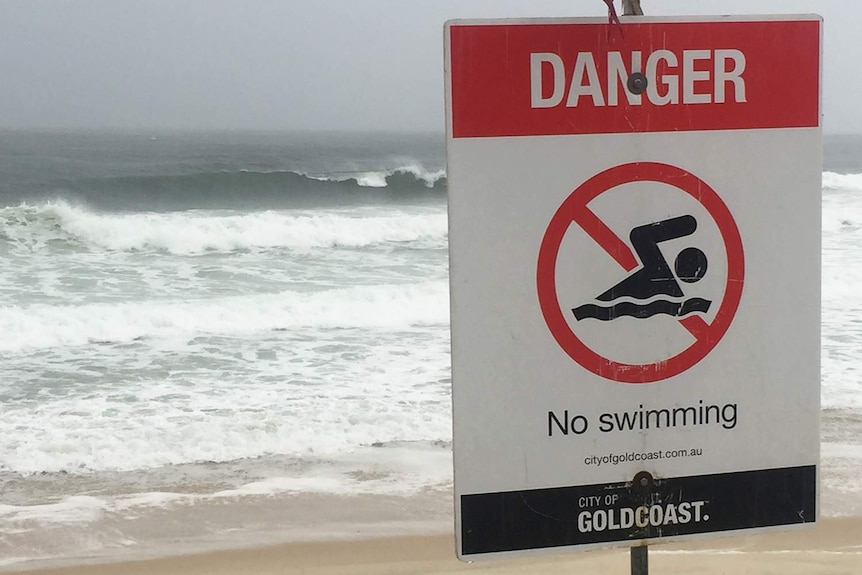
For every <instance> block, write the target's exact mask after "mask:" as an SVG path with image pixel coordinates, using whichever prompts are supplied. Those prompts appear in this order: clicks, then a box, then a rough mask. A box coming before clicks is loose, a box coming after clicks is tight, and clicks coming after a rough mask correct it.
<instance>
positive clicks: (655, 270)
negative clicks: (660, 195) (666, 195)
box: [572, 215, 712, 321]
mask: <svg viewBox="0 0 862 575" xmlns="http://www.w3.org/2000/svg"><path fill="white" fill-rule="evenodd" d="M695 230H697V220H696V219H694V217H693V216H690V215H686V216H679V217H676V218H670V219H667V220H662V221H659V222H653V223H650V224H646V225H643V226H638V227H636V228H634V229H633V230H632V231H631V234H630V235H629V239H630V240H631V243H632V246H634V249H635V252H636V253H637V255H638V257H639V258H640V261H641V262H642V264H643V265H642V267H640V268H639V269H638V270H637V271H635V272H634V273H633V274H631V275H630V276H628V277H627V278H625V279H623V280H622V281H621V282H619V283H618V284H616V285H615V286H613V287H612V288H611V289H609V290H607V291H606V292H604V293H602V294H600V295H598V296H596V299H597V300H598V301H600V302H615V301H617V300H620V299H621V298H630V299H635V300H641V301H643V300H649V299H651V298H653V297H655V296H668V297H669V298H673V299H674V300H676V301H671V300H670V299H656V300H654V301H652V302H650V303H647V304H638V303H634V302H631V301H617V303H612V304H611V305H608V306H601V305H596V304H584V305H582V306H579V307H576V308H574V309H573V310H572V312H573V313H574V314H575V319H577V320H578V321H580V320H582V319H588V318H591V319H597V320H600V321H611V320H613V319H616V318H618V317H623V316H629V317H634V318H637V319H646V318H648V317H652V316H654V315H657V314H666V315H670V316H675V317H684V316H686V315H689V314H691V313H695V312H700V313H706V312H707V311H709V306H710V305H711V304H712V302H711V301H709V300H705V299H702V298H691V299H684V298H685V294H684V293H683V291H682V287H681V286H680V284H679V282H680V281H681V282H683V283H688V284H691V283H696V282H698V281H700V280H701V279H703V277H704V276H705V275H706V270H707V258H706V254H704V253H703V252H702V251H701V250H699V249H698V248H695V247H688V248H685V249H683V250H682V251H681V252H679V254H678V255H677V256H676V259H675V260H674V269H673V271H671V268H670V265H669V264H668V262H667V260H666V259H665V258H664V255H663V254H662V252H661V250H660V249H659V247H658V245H659V244H660V243H661V242H665V241H668V240H674V239H677V238H682V237H685V236H689V235H691V234H693V233H694V232H695ZM674 272H676V274H675V275H674ZM677 280H679V281H677Z"/></svg>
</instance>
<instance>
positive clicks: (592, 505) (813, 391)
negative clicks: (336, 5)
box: [446, 16, 822, 559]
mask: <svg viewBox="0 0 862 575" xmlns="http://www.w3.org/2000/svg"><path fill="white" fill-rule="evenodd" d="M821 41H822V39H821V21H820V19H819V17H816V16H780V17H778V16H776V17H769V18H763V17H757V18H753V17H752V18H727V17H723V18H719V19H709V18H707V19H688V20H685V19H666V20H663V19H654V18H649V19H647V18H644V19H637V20H636V21H624V22H623V24H622V31H620V30H619V29H617V28H616V27H609V26H608V24H607V21H606V20H605V19H570V20H529V21H508V20H506V21H456V22H449V23H448V24H447V26H446V83H447V84H446V95H447V107H446V111H447V162H448V165H447V173H448V201H449V270H450V305H451V335H452V405H453V421H454V439H453V454H454V463H455V500H456V532H457V540H458V555H459V557H462V558H469V559H472V558H476V557H484V556H493V555H496V554H501V553H513V552H518V551H526V550H537V549H560V548H567V547H578V548H581V547H589V546H595V545H609V544H613V545H633V544H639V543H642V542H643V541H644V540H665V539H668V538H677V537H687V536H690V535H702V534H706V533H714V532H728V531H738V530H744V529H755V528H757V529H763V528H786V527H787V526H792V525H802V524H809V523H813V522H814V521H816V519H817V514H818V509H817V466H818V461H819V425H818V421H819V398H820V391H819V381H820V369H819V361H820V339H819V333H820V330H819V325H820V307H819V306H820V225H821V220H820V196H821V191H820V185H821V174H822V166H821V164H820V161H821V160H820V158H821V127H820V49H821V48H820V47H821Z"/></svg>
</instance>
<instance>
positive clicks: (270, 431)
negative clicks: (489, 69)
mask: <svg viewBox="0 0 862 575" xmlns="http://www.w3.org/2000/svg"><path fill="white" fill-rule="evenodd" d="M442 142H443V140H442V137H441V136H438V135H430V136H426V135H377V136H373V135H372V136H369V135H355V136H350V135H337V136H335V135H308V134H304V135H302V134H292V135H290V134H281V135H278V134H230V135H226V134H170V133H164V134H163V133H160V134H155V135H152V134H140V135H136V134H28V133H0V155H2V157H4V164H3V165H2V166H0V294H2V296H3V301H2V304H0V357H2V360H3V361H2V365H0V374H2V377H0V437H2V438H3V439H2V441H0V567H2V566H4V565H17V564H20V563H21V562H22V561H28V560H32V559H51V558H54V559H56V558H63V557H71V556H80V555H81V554H85V555H87V556H88V557H98V556H105V557H109V556H117V555H119V554H124V553H125V554H130V553H131V554H134V553H137V552H140V553H146V552H150V551H153V550H156V549H164V548H166V546H169V545H178V544H179V545H181V546H183V547H182V548H183V549H186V550H188V549H192V548H197V547H194V546H195V545H198V546H203V547H205V546H206V545H207V544H209V543H212V542H214V541H215V542H219V541H220V542H221V544H222V545H223V544H224V541H225V538H226V537H227V535H226V534H228V533H230V534H231V541H232V542H236V543H237V544H238V543H239V542H248V541H253V542H258V543H260V542H266V541H272V540H277V539H279V538H282V539H283V538H285V537H306V538H307V537H313V535H314V533H315V532H316V531H315V530H319V531H321V532H322V531H324V530H327V532H328V533H331V532H332V530H333V527H332V525H329V524H327V526H325V527H324V526H323V522H325V521H324V520H325V519H326V518H328V517H330V518H331V517H335V516H336V515H337V510H338V508H339V507H343V506H344V505H345V503H344V502H345V501H346V500H345V499H344V498H350V499H349V501H350V503H349V505H350V506H352V507H359V508H363V506H369V508H370V509H373V510H374V511H373V512H372V513H373V514H377V515H379V516H381V517H383V518H391V520H392V521H393V522H398V521H400V522H401V523H399V525H401V526H402V527H400V528H403V524H404V521H406V520H407V519H408V518H413V519H415V517H417V516H419V517H426V518H428V520H429V521H432V522H434V521H437V523H434V525H436V526H437V527H440V528H443V529H449V528H451V525H450V524H449V523H448V521H449V516H450V514H451V502H450V500H449V498H450V493H451V491H450V490H451V481H452V472H451V424H452V422H451V402H450V391H451V380H450V371H449V345H450V342H449V300H448V254H447V249H448V245H447V211H446V196H445V186H446V176H445V170H444V159H443V145H442ZM24 150H26V151H27V152H26V153H24ZM825 164H826V166H825V170H826V171H825V172H824V174H823V190H822V194H823V195H822V197H823V204H822V205H823V215H822V218H823V289H822V306H823V313H822V318H823V319H822V390H823V391H822V405H823V411H822V439H823V455H824V462H823V476H822V484H823V496H822V508H823V510H824V512H825V513H827V514H831V515H840V514H860V513H862V471H860V469H862V393H860V391H862V389H860V383H859V376H860V370H862V355H860V351H859V350H860V349H862V345H860V344H862V295H860V292H859V290H858V285H860V283H862V139H860V138H852V137H845V138H837V137H836V138H833V139H831V140H830V139H828V138H827V147H826V156H825ZM297 506H312V507H314V508H315V509H317V510H319V515H320V517H321V519H320V521H321V522H322V523H321V524H320V525H318V524H304V525H291V524H290V521H289V517H291V516H292V510H294V509H296V508H297ZM307 515H309V514H307V513H304V514H302V516H307ZM345 529H347V528H345ZM347 531H350V529H347ZM177 542H180V543H177ZM207 542H209V543H207Z"/></svg>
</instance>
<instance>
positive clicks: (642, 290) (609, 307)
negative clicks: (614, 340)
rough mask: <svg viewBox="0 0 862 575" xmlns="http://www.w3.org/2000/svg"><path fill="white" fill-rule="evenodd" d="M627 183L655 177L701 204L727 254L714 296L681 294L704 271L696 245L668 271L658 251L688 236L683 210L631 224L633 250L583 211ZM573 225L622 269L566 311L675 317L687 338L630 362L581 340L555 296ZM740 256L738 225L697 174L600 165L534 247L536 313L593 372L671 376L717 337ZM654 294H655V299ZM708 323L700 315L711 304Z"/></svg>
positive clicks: (734, 301)
mask: <svg viewBox="0 0 862 575" xmlns="http://www.w3.org/2000/svg"><path fill="white" fill-rule="evenodd" d="M632 182H659V183H663V184H665V185H668V186H672V187H674V188H677V189H679V190H680V191H681V192H684V193H686V194H688V195H690V196H691V197H692V198H694V199H695V200H696V201H698V202H700V203H701V204H702V205H703V206H704V208H706V210H707V212H708V213H709V215H710V216H711V217H712V219H713V220H714V221H715V223H716V224H717V225H718V228H719V231H720V234H721V240H722V243H723V247H724V252H725V255H726V270H727V274H726V280H725V282H724V290H723V291H724V293H723V295H722V297H721V299H720V301H718V302H715V301H712V300H707V299H704V298H688V299H686V298H685V296H684V290H683V289H682V287H683V286H684V285H685V284H687V283H688V284H691V283H696V282H699V281H700V280H701V279H702V278H703V276H705V275H706V273H707V272H708V270H709V264H708V258H707V256H706V255H705V254H704V252H703V251H702V250H700V249H698V248H696V247H687V248H685V249H683V250H682V251H680V252H679V254H678V255H677V256H676V258H675V260H674V265H673V269H672V268H671V266H670V265H669V264H668V262H667V261H666V259H665V257H664V254H663V253H662V251H661V250H660V249H659V246H660V244H661V243H662V242H667V241H669V240H675V239H679V238H683V237H685V236H689V235H691V234H693V233H694V232H695V231H696V230H697V227H698V222H697V219H696V218H695V217H694V216H692V215H690V214H685V215H681V216H676V217H673V218H668V219H664V220H661V221H656V222H646V223H644V224H641V225H639V226H637V227H635V228H634V229H632V230H631V234H630V238H631V243H632V244H633V247H634V253H632V250H631V249H630V248H629V247H628V245H627V244H626V243H625V242H623V241H622V240H621V239H620V238H619V237H618V236H616V235H615V234H614V232H613V231H612V230H611V229H610V228H608V226H607V225H606V224H605V223H604V222H602V221H601V220H600V219H598V218H597V217H596V215H595V214H594V213H593V212H592V211H590V209H589V207H588V204H589V203H590V202H591V201H592V200H593V199H595V198H596V197H597V196H599V195H600V194H602V193H604V192H606V191H607V190H609V189H611V188H615V187H617V186H620V185H623V184H628V183H632ZM572 224H574V225H577V226H579V227H580V228H581V229H582V230H583V231H584V232H585V233H586V234H587V235H589V237H590V238H591V239H592V240H594V241H595V242H596V243H597V244H598V245H599V246H601V248H602V249H603V250H604V251H605V252H607V255H608V257H610V258H612V259H613V260H614V261H615V262H617V264H619V265H620V266H621V267H622V268H623V269H624V270H625V271H627V272H631V274H630V275H628V276H627V277H626V278H625V279H623V280H621V281H620V282H619V283H618V284H616V285H615V286H612V287H611V288H610V289H608V290H607V291H605V292H603V293H602V294H599V295H598V296H596V298H595V299H596V300H598V303H587V304H582V305H579V306H578V307H576V308H574V309H572V310H571V312H572V314H573V315H574V318H575V320H576V321H577V322H580V321H586V320H589V319H595V320H598V321H605V322H610V321H613V320H615V319H617V318H620V317H632V318H637V319H649V318H651V317H654V316H656V315H659V314H664V315H669V316H673V317H676V318H678V324H679V327H681V328H682V329H684V330H686V331H688V332H689V333H690V334H691V336H692V337H693V339H694V341H693V342H692V343H691V345H689V346H688V347H686V348H685V349H684V350H682V351H680V352H679V353H676V354H674V355H672V356H670V357H660V358H656V359H655V361H651V362H649V363H644V364H638V365H632V364H627V363H624V362H620V361H615V360H614V359H611V358H606V357H603V356H602V355H601V354H599V353H596V352H595V351H593V350H592V349H590V347H589V346H588V345H586V344H585V343H584V342H583V341H582V339H581V338H579V337H578V335H577V330H576V329H572V327H571V326H570V324H569V322H568V321H567V320H566V317H565V315H566V313H565V310H563V309H561V307H560V302H559V299H558V296H557V286H556V268H557V265H558V256H559V252H560V247H561V245H562V241H563V239H564V237H565V235H566V234H567V232H568V230H569V227H570V226H571V225H572ZM744 268H745V266H744V255H743V248H742V240H741V238H740V236H739V230H738V229H737V227H736V223H735V222H734V220H733V216H732V215H731V214H730V211H729V210H728V208H727V206H726V205H725V204H724V202H723V201H722V200H721V197H720V196H719V195H718V194H717V193H716V192H715V191H714V190H713V189H712V188H710V187H709V186H708V185H707V184H706V183H705V182H703V181H702V180H700V179H698V178H697V177H696V176H694V175H692V174H690V173H688V172H686V171H685V170H682V169H680V168H677V167H675V166H670V165H667V164H660V163H655V162H636V163H631V164H625V165H622V166H616V167H614V168H611V169H608V170H605V171H604V172H602V173H600V174H597V175H595V176H593V177H592V178H590V179H589V180H587V181H586V182H584V183H583V184H582V185H581V186H579V187H578V188H577V189H576V190H575V191H574V192H572V194H571V195H570V196H569V197H568V198H567V199H566V201H565V202H564V203H563V205H562V206H560V208H559V209H558V210H557V212H556V213H555V214H554V217H553V218H552V219H551V223H550V225H549V226H548V229H547V230H546V232H545V236H544V238H543V240H542V246H541V249H540V251H539V259H538V272H537V284H538V295H539V303H540V305H541V307H542V313H543V315H544V317H545V321H546V322H547V324H548V327H549V328H550V329H551V332H552V333H553V334H554V337H555V338H556V340H557V342H558V343H559V344H560V346H562V347H563V349H564V350H565V351H566V353H568V354H569V355H570V356H571V357H572V359H574V360H575V361H577V362H578V363H579V364H581V365H582V366H583V367H585V368H586V369H589V370H590V371H592V372H593V373H595V374H597V375H600V376H602V377H606V378H608V379H610V380H613V381H619V382H625V383H651V382H654V381H658V380H661V379H667V378H668V377H672V376H674V375H677V374H679V373H681V372H683V371H685V370H686V369H688V368H690V367H691V366H692V365H694V364H695V363H697V362H698V361H700V360H701V359H702V358H703V357H704V356H705V355H706V354H707V353H709V352H710V350H712V348H713V347H715V345H716V344H717V343H718V342H719V341H720V340H721V338H722V336H723V335H724V333H725V332H726V331H727V328H728V327H729V326H730V322H731V321H732V320H733V316H734V315H735V313H736V310H737V307H738V305H739V300H740V297H741V295H742V286H743V282H744V280H743V278H744ZM656 296H658V297H656ZM713 306H714V307H716V308H717V313H715V315H714V319H713V320H712V322H711V323H707V322H705V321H704V319H703V316H704V315H705V314H706V313H707V312H708V311H709V310H710V308H712V307H713Z"/></svg>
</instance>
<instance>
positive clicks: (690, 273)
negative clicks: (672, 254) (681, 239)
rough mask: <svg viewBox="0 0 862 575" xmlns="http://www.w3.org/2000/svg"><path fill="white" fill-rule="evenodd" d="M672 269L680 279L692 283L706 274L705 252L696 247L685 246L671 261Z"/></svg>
mask: <svg viewBox="0 0 862 575" xmlns="http://www.w3.org/2000/svg"><path fill="white" fill-rule="evenodd" d="M673 269H674V271H676V277H678V278H679V279H680V281H684V282H685V283H689V284H693V283H695V282H697V281H700V280H701V279H702V278H703V276H705V275H706V254H705V253H703V252H702V251H700V250H699V249H697V248H685V249H684V250H682V251H681V252H679V255H678V256H676V260H675V261H674V262H673Z"/></svg>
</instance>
